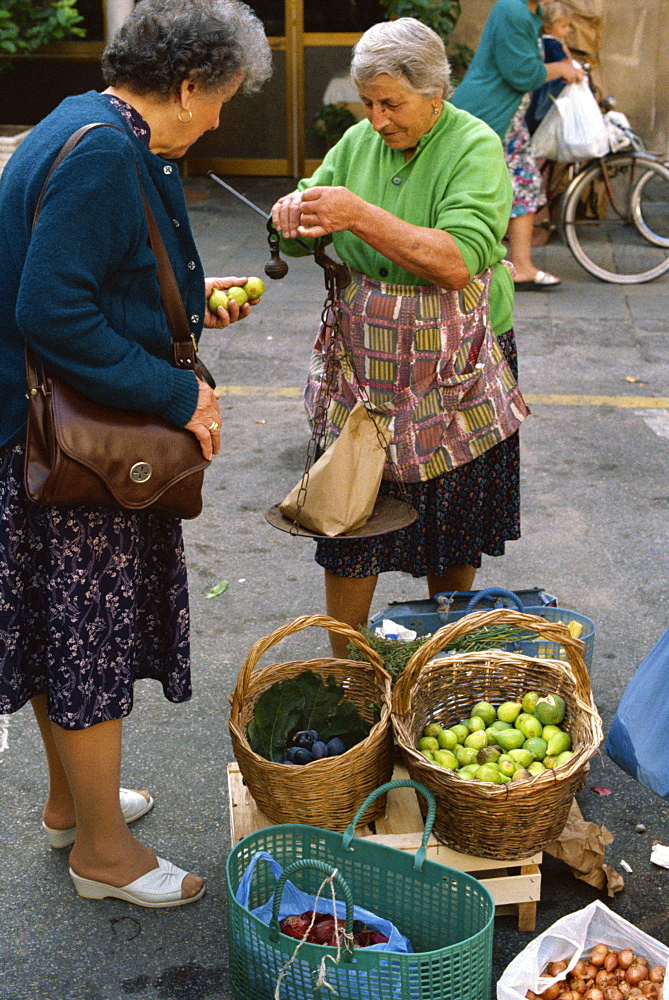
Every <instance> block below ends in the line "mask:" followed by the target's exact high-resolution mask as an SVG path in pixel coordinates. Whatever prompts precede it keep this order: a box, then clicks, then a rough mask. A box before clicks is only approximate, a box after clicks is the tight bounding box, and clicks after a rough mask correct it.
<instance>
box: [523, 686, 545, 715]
mask: <svg viewBox="0 0 669 1000" xmlns="http://www.w3.org/2000/svg"><path fill="white" fill-rule="evenodd" d="M539 698H541V695H540V693H539V692H538V691H528V692H527V694H525V695H523V700H522V706H523V712H529V713H530V715H533V714H534V707H535V705H536V703H537V702H538V701H539Z"/></svg>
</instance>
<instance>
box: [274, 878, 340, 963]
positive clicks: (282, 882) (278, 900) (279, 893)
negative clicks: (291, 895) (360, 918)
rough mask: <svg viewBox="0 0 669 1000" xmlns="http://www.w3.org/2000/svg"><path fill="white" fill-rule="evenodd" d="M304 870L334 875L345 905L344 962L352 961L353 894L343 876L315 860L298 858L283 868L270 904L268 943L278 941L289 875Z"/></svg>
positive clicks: (335, 915)
mask: <svg viewBox="0 0 669 1000" xmlns="http://www.w3.org/2000/svg"><path fill="white" fill-rule="evenodd" d="M304 868H313V869H315V871H318V872H322V873H323V874H324V875H328V876H329V875H334V880H335V882H336V883H337V886H338V888H339V890H340V891H341V894H342V896H343V897H344V902H345V903H346V934H347V937H346V938H345V939H344V961H345V962H352V961H353V947H352V944H351V943H350V942H351V939H352V936H353V894H352V893H351V890H350V889H349V886H348V883H347V882H346V880H345V879H344V876H343V875H342V874H341V873H340V872H338V871H337V869H336V868H333V867H332V865H328V864H327V863H326V862H325V861H318V859H317V858H300V860H299V861H293V863H292V865H288V867H287V868H284V870H283V872H282V873H281V875H280V877H279V880H278V882H277V883H276V889H275V890H274V903H273V904H272V919H271V921H270V925H269V938H270V941H278V940H279V931H280V927H279V908H280V906H281V897H282V896H283V887H284V886H285V884H286V882H287V881H288V879H289V878H290V877H291V875H294V874H295V872H299V871H301V870H302V869H304ZM334 917H335V920H336V919H337V914H336V913H335V914H334Z"/></svg>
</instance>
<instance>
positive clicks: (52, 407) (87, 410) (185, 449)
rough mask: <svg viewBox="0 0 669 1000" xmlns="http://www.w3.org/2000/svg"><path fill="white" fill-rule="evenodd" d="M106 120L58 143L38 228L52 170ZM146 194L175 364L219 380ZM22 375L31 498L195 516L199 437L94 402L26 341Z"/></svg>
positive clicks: (202, 464) (201, 462) (202, 465)
mask: <svg viewBox="0 0 669 1000" xmlns="http://www.w3.org/2000/svg"><path fill="white" fill-rule="evenodd" d="M105 126H106V127H108V128H116V126H115V125H108V124H107V123H104V122H99V123H94V124H91V125H86V126H84V127H83V128H80V129H78V130H77V131H76V132H75V133H74V134H73V135H72V136H70V138H69V139H68V141H67V142H66V143H65V145H64V146H63V148H62V149H61V150H60V152H59V154H58V156H57V157H56V159H55V161H54V163H53V165H52V167H51V169H50V171H49V173H48V174H47V177H46V180H45V181H44V186H43V187H42V191H41V193H40V197H39V200H38V203H37V208H36V209H35V214H34V217H33V227H34V225H35V222H36V221H37V217H38V215H39V211H40V207H41V203H42V198H43V196H44V191H45V189H46V185H47V183H48V181H49V178H50V177H51V174H52V173H53V171H54V170H55V169H56V167H57V166H58V165H59V164H60V163H61V162H62V160H63V159H64V158H65V157H66V156H67V154H68V153H69V152H70V151H71V150H72V149H74V147H75V146H76V144H77V143H78V142H79V141H80V139H82V138H83V136H84V135H85V134H86V133H87V132H89V131H90V130H91V129H93V128H101V127H105ZM118 131H122V130H121V129H119V130H118ZM140 187H141V181H140ZM142 198H143V200H144V209H145V211H146V218H147V222H148V226H149V242H150V244H151V249H152V250H153V252H154V254H155V256H156V259H157V261H158V280H159V283H160V291H161V297H162V301H163V306H164V308H165V312H166V314H167V319H168V323H169V326H170V330H171V333H172V338H173V340H174V363H175V365H176V366H177V367H179V368H189V369H191V370H192V371H194V372H195V373H196V375H197V376H198V377H199V378H203V379H205V380H206V381H207V382H208V383H209V384H210V385H211V386H212V387H213V386H214V381H213V379H212V378H211V375H209V373H208V372H207V371H206V369H205V368H204V365H202V364H201V362H199V361H198V358H197V354H196V351H197V348H196V344H195V340H194V338H193V336H192V335H191V332H190V328H189V326H188V320H187V318H186V312H185V309H184V305H183V300H182V298H181V293H180V292H179V287H178V285H177V282H176V278H175V276H174V272H173V270H172V265H171V264H170V261H169V258H168V256H167V251H166V249H165V245H164V243H163V240H162V237H161V235H160V232H159V230H158V226H157V224H156V221H155V218H154V216H153V213H152V211H151V207H150V205H149V203H148V201H147V199H146V195H145V194H144V191H143V190H142ZM26 377H27V382H28V393H27V396H28V402H29V408H28V427H27V437H26V450H25V472H24V479H25V487H26V492H27V493H28V496H29V497H30V499H31V500H34V501H35V502H37V503H40V504H46V505H48V506H55V507H62V506H64V507H76V506H82V505H84V506H92V507H112V508H123V509H127V510H150V511H152V512H156V513H162V514H167V515H170V516H172V517H182V518H193V517H197V516H198V514H199V513H200V512H201V510H202V484H203V481H204V470H205V469H206V468H207V466H208V465H209V464H210V463H209V462H208V461H207V459H205V458H204V456H203V454H202V451H201V449H200V444H199V442H198V440H197V438H196V437H195V435H194V434H192V433H191V432H190V431H187V430H185V429H184V428H180V427H175V426H174V425H172V424H170V423H168V422H167V421H166V420H163V419H162V418H160V417H158V416H155V415H153V414H150V413H140V412H138V411H134V410H125V409H121V408H117V407H113V406H104V405H102V404H100V403H95V402H93V400H90V399H88V398H86V397H85V396H82V395H81V393H79V392H77V391H76V389H73V388H72V386H70V385H69V384H68V383H67V382H65V381H63V379H61V378H60V377H58V376H56V375H52V374H49V373H48V372H46V371H45V370H44V367H43V366H42V365H38V364H37V363H36V361H35V357H34V354H33V352H32V350H31V348H30V347H29V346H28V345H26Z"/></svg>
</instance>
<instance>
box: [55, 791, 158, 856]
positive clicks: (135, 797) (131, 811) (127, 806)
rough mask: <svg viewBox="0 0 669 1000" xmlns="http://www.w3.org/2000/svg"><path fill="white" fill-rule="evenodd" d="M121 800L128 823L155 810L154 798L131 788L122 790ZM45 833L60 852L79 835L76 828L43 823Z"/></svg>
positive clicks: (122, 809)
mask: <svg viewBox="0 0 669 1000" xmlns="http://www.w3.org/2000/svg"><path fill="white" fill-rule="evenodd" d="M119 798H120V801H121V811H122V813H123V818H124V819H125V821H126V823H134V822H135V820H136V819H141V817H142V816H146V814H147V813H148V812H149V810H150V809H153V798H152V796H149V800H148V802H147V800H146V799H145V798H144V796H143V795H142V794H141V792H135V791H133V790H132V789H131V788H120V789H119ZM42 826H43V827H44V832H45V833H46V835H47V839H48V841H49V845H50V846H51V847H54V848H56V850H58V849H59V848H61V847H69V846H70V845H71V844H73V843H74V839H75V837H76V834H77V828H76V826H71V827H70V828H69V830H54V829H52V828H51V827H50V826H47V825H46V823H45V822H44V821H42Z"/></svg>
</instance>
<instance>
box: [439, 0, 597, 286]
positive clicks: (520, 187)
mask: <svg viewBox="0 0 669 1000" xmlns="http://www.w3.org/2000/svg"><path fill="white" fill-rule="evenodd" d="M542 25H543V16H542V12H541V7H540V6H539V4H538V0H497V3H496V4H495V6H494V7H493V8H492V10H491V11H490V14H489V15H488V19H487V21H486V23H485V26H484V28H483V33H482V35H481V38H480V40H479V44H478V47H477V49H476V53H475V55H474V59H473V60H472V63H471V65H470V67H469V69H468V70H467V72H466V74H465V77H464V79H463V80H462V83H460V85H459V86H458V88H457V90H456V91H455V93H454V94H453V97H452V98H451V102H452V104H453V105H454V106H455V107H456V108H462V109H463V110H465V111H469V113H470V114H472V115H476V117H477V118H480V119H481V120H482V121H484V122H486V123H487V124H488V125H489V126H490V127H491V128H492V129H493V130H494V131H495V132H496V133H497V135H498V136H499V137H500V139H501V140H502V141H503V143H504V145H505V153H506V156H507V161H511V162H509V169H510V172H511V177H512V181H513V184H514V202H513V207H512V217H511V219H510V222H509V229H508V236H509V257H510V259H511V262H512V263H513V265H514V267H515V269H516V279H515V280H516V284H517V287H519V288H522V289H524V290H530V289H535V288H536V289H538V290H542V289H543V290H545V289H546V288H550V287H551V286H555V285H559V284H560V281H559V279H558V278H556V277H555V276H554V275H551V274H547V273H546V272H545V271H540V270H539V269H538V268H537V267H536V265H535V264H534V263H533V262H532V234H533V228H534V213H535V210H536V208H538V207H540V203H541V178H540V176H539V171H538V169H537V165H536V163H535V161H534V158H533V157H532V156H531V153H530V149H529V143H530V136H529V132H528V131H527V127H526V126H525V125H524V120H523V119H524V114H523V111H524V107H522V106H521V102H523V103H524V104H525V106H527V105H528V104H529V100H530V98H529V95H530V93H531V92H532V91H533V90H536V89H537V87H541V86H542V85H543V84H544V83H546V81H547V80H555V79H558V78H562V79H563V80H566V81H567V82H569V83H572V82H575V81H578V80H581V79H583V71H582V70H581V69H579V68H578V67H577V66H575V65H574V64H573V62H572V61H571V59H562V60H560V61H558V62H554V63H550V64H548V65H546V64H545V63H544V61H543V49H542V47H541V43H540V41H539V35H540V32H541V28H542ZM526 95H527V97H526ZM519 109H520V110H519ZM517 113H518V121H517V122H516V119H515V118H514V116H516V114H517ZM512 123H513V125H514V126H515V127H512ZM528 188H529V189H530V191H529V196H528ZM544 200H545V199H544Z"/></svg>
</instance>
